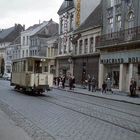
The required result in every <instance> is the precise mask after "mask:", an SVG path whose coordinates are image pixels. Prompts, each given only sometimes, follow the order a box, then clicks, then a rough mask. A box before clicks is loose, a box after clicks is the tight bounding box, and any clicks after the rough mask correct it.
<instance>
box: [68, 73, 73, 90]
mask: <svg viewBox="0 0 140 140" xmlns="http://www.w3.org/2000/svg"><path fill="white" fill-rule="evenodd" d="M72 86H73V84H72V76H71V75H70V76H69V89H70V90H72Z"/></svg>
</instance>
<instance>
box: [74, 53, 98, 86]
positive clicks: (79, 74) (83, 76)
mask: <svg viewBox="0 0 140 140" xmlns="http://www.w3.org/2000/svg"><path fill="white" fill-rule="evenodd" d="M73 71H74V76H75V80H76V83H77V84H80V85H81V84H83V82H84V81H85V80H87V78H88V76H87V75H88V74H89V75H90V76H91V77H93V76H94V77H95V78H96V79H97V81H98V71H99V55H95V56H81V57H80V56H79V57H75V58H74V68H73Z"/></svg>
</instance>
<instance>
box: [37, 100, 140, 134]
mask: <svg viewBox="0 0 140 140" xmlns="http://www.w3.org/2000/svg"><path fill="white" fill-rule="evenodd" d="M47 98H48V97H47ZM47 98H45V99H44V98H41V97H39V99H41V100H43V101H45V102H49V103H52V104H55V105H58V106H61V107H63V108H65V109H68V110H71V111H74V112H77V113H80V114H82V115H85V116H88V117H91V118H95V119H97V120H100V121H103V122H106V123H109V124H112V125H114V126H118V127H120V128H123V129H126V130H129V131H131V132H134V133H136V134H140V129H139V128H138V129H137V128H136V129H132V128H130V127H129V125H128V126H125V125H124V124H122V125H120V124H118V123H114V122H111V121H109V120H107V119H102V118H100V117H97V116H94V115H91V114H87V113H85V112H83V111H81V110H77V109H75V108H71V107H68V106H65V105H64V104H60V103H58V102H55V101H50V100H48V99H47ZM46 99H47V100H46ZM131 127H132V125H131Z"/></svg>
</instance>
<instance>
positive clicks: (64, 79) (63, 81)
mask: <svg viewBox="0 0 140 140" xmlns="http://www.w3.org/2000/svg"><path fill="white" fill-rule="evenodd" d="M65 81H66V78H65V75H63V76H62V88H65Z"/></svg>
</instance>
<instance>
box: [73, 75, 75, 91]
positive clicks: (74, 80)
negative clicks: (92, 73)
mask: <svg viewBox="0 0 140 140" xmlns="http://www.w3.org/2000/svg"><path fill="white" fill-rule="evenodd" d="M74 88H75V77H74V76H72V89H73V90H74Z"/></svg>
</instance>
